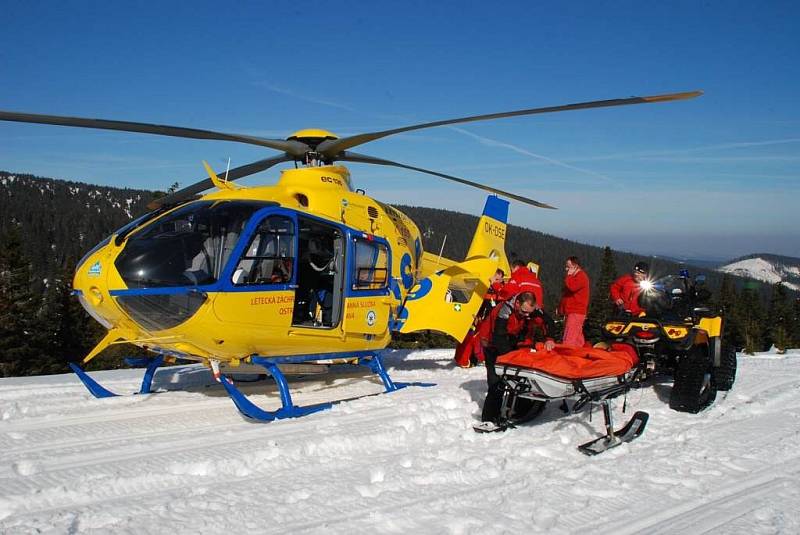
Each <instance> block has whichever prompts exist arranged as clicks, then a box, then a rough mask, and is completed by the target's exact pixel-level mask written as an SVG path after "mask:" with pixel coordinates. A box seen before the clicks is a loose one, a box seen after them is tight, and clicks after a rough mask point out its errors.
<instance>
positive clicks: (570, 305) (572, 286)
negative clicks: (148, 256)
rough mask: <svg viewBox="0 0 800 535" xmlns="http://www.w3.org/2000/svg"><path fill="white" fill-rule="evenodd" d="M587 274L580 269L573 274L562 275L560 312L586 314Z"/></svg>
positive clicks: (588, 285) (587, 295)
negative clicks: (562, 287)
mask: <svg viewBox="0 0 800 535" xmlns="http://www.w3.org/2000/svg"><path fill="white" fill-rule="evenodd" d="M590 288H591V285H590V284H589V276H588V275H587V274H586V272H585V271H584V270H582V269H580V270H578V272H577V273H575V274H574V275H567V276H566V277H564V289H563V290H561V304H559V305H558V308H559V310H561V313H562V314H584V315H585V314H586V312H587V311H588V310H589V291H590Z"/></svg>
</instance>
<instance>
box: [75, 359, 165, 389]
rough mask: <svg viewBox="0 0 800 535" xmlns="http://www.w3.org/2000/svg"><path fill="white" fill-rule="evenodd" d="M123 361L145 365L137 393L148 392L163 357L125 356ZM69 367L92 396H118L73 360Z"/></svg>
mask: <svg viewBox="0 0 800 535" xmlns="http://www.w3.org/2000/svg"><path fill="white" fill-rule="evenodd" d="M125 362H126V363H127V364H129V365H131V366H145V365H146V366H147V369H146V370H145V372H144V378H142V386H141V388H140V389H139V392H138V394H149V393H150V387H151V386H152V384H153V376H154V375H155V373H156V369H157V368H158V367H159V366H161V365H162V364H164V357H163V356H162V355H159V356H158V357H153V358H148V357H141V358H126V359H125ZM69 367H70V368H72V371H73V372H75V375H77V376H78V379H80V380H81V382H82V383H83V385H84V386H85V387H86V388H87V389H88V390H89V392H91V393H92V395H93V396H94V397H96V398H113V397H117V396H119V394H115V393H114V392H112V391H111V390H108V389H107V388H104V387H103V386H101V385H100V383H98V382H97V381H95V380H94V379H92V378H91V377H90V376H89V374H88V373H86V372H85V371H84V370H83V368H81V367H80V366H78V365H77V364H75V363H74V362H70V363H69Z"/></svg>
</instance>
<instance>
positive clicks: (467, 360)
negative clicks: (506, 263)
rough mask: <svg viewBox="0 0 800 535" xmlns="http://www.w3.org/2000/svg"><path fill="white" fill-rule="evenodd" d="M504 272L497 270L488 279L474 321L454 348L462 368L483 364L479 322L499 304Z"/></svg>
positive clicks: (457, 362)
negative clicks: (486, 288) (487, 286)
mask: <svg viewBox="0 0 800 535" xmlns="http://www.w3.org/2000/svg"><path fill="white" fill-rule="evenodd" d="M504 276H505V272H504V271H503V270H502V269H500V268H498V269H497V271H495V273H494V275H492V278H490V279H489V289H488V290H487V292H486V294H485V295H484V296H483V304H482V305H481V308H480V309H479V310H478V313H477V314H476V315H475V321H473V323H472V326H471V327H470V328H469V331H467V334H466V335H465V336H464V339H463V340H462V341H461V342H459V344H458V345H457V346H456V353H455V357H454V359H455V361H456V364H457V365H458V366H460V367H462V368H471V367H472V366H477V365H478V363H483V361H484V356H483V346H481V341H480V338H479V337H478V336H477V334H478V329H479V327H480V324H481V322H483V321H487V320H488V317H489V314H491V312H492V310H493V309H494V307H496V306H497V304H498V303H499V302H500V293H501V292H502V290H503V277H504Z"/></svg>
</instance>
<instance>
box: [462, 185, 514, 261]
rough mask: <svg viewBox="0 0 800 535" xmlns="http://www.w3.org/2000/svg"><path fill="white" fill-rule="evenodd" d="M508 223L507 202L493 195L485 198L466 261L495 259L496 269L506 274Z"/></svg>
mask: <svg viewBox="0 0 800 535" xmlns="http://www.w3.org/2000/svg"><path fill="white" fill-rule="evenodd" d="M507 222H508V201H505V200H503V199H501V198H499V197H497V196H495V195H490V196H488V197H487V198H486V204H485V205H484V206H483V214H482V215H481V217H480V219H478V228H476V229H475V235H474V236H473V237H472V243H471V244H470V246H469V250H468V251H467V257H466V260H469V259H471V258H476V257H482V256H483V257H488V258H492V259H497V262H498V264H497V267H499V268H500V269H502V270H503V271H505V272H506V274H508V258H507V257H506V247H505V245H506V223H507Z"/></svg>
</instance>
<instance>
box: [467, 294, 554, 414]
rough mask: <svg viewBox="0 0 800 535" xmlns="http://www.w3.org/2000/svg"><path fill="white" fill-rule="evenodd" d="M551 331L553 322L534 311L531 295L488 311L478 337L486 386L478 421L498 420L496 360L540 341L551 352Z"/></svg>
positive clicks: (500, 389)
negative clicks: (479, 338) (484, 364)
mask: <svg viewBox="0 0 800 535" xmlns="http://www.w3.org/2000/svg"><path fill="white" fill-rule="evenodd" d="M554 330H555V325H554V324H553V319H552V318H551V317H550V316H548V315H547V313H545V312H544V311H542V309H540V308H537V307H536V296H534V294H533V293H532V292H522V293H521V294H519V295H517V296H515V297H513V298H512V299H511V300H509V301H505V302H503V303H502V304H500V305H498V306H496V307H495V308H494V310H492V313H491V314H489V318H488V320H487V321H486V322H484V324H483V325H481V329H480V332H479V334H478V336H480V337H481V343H482V344H483V346H484V350H483V353H484V355H485V357H486V381H487V383H488V385H489V389H488V392H487V394H486V400H485V401H484V402H483V412H482V414H481V421H483V422H494V421H496V420H497V418H498V417H499V416H500V405H501V404H502V401H503V385H502V384H501V382H500V377H499V376H498V375H497V372H496V371H495V369H494V365H495V362H496V361H497V357H499V356H500V355H505V354H506V353H508V352H509V351H513V350H516V349H519V348H521V347H533V345H534V344H535V342H537V341H541V340H544V341H545V345H544V348H545V350H546V351H552V350H553V348H554V347H555V342H554V340H553V332H554Z"/></svg>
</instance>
